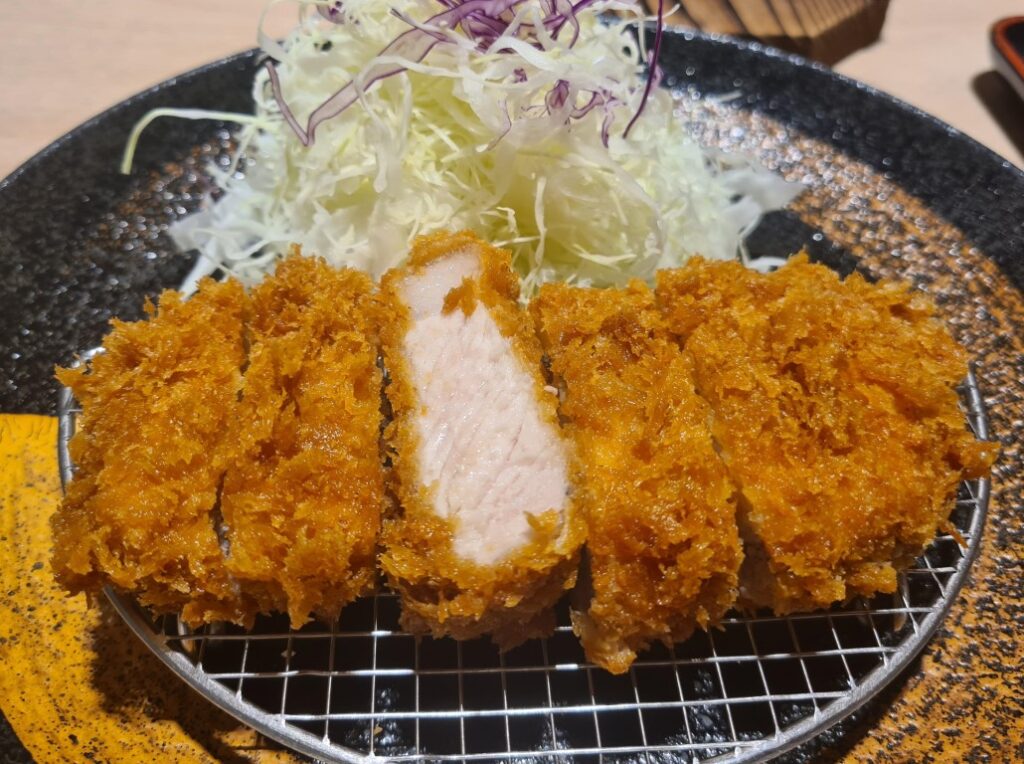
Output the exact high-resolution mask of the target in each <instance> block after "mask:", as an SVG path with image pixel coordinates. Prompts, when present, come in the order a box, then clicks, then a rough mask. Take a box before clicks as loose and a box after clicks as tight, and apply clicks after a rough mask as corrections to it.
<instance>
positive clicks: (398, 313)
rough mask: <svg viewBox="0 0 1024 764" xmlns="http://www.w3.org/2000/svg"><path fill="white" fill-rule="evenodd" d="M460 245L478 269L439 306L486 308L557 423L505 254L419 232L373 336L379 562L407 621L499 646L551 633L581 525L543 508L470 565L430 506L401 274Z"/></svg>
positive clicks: (572, 570)
mask: <svg viewBox="0 0 1024 764" xmlns="http://www.w3.org/2000/svg"><path fill="white" fill-rule="evenodd" d="M467 248H471V249H473V250H475V251H476V252H478V253H479V256H480V260H481V265H482V270H481V276H480V277H479V278H478V279H475V280H472V281H468V280H467V281H464V282H463V284H462V286H460V287H457V288H456V289H453V290H452V292H450V293H449V295H448V298H447V299H446V301H445V309H446V310H465V311H467V312H468V311H472V310H480V309H484V310H488V311H490V313H491V315H492V316H493V317H494V319H495V322H496V323H497V324H498V326H499V328H500V330H501V332H502V334H503V335H504V336H506V337H508V338H509V339H510V341H511V343H512V346H513V348H514V350H515V352H516V354H517V355H518V356H519V358H520V359H521V361H522V363H523V366H524V368H525V369H527V370H528V371H529V373H530V374H531V375H532V376H533V377H534V379H535V381H536V388H537V399H538V401H539V404H540V410H541V412H542V415H543V416H544V417H546V418H547V420H548V421H549V422H550V424H551V426H552V427H553V428H557V427H558V425H557V416H556V411H555V402H554V399H553V396H552V395H550V394H549V393H547V392H545V390H544V385H545V382H544V379H543V376H542V373H541V350H540V346H539V344H538V342H537V339H536V337H535V335H534V333H533V327H532V324H531V322H530V319H529V316H528V315H526V313H525V312H524V311H523V310H522V309H521V308H520V307H519V305H518V303H517V302H516V299H517V297H518V292H519V286H518V281H517V280H516V277H515V274H514V273H513V272H512V270H511V266H510V264H509V254H508V253H507V252H505V251H503V250H499V249H495V248H493V247H491V246H489V245H487V244H485V243H484V242H482V241H480V240H479V239H477V238H476V237H475V236H473V235H472V234H471V233H468V232H462V233H458V234H444V233H442V234H436V235H433V236H429V237H423V238H421V239H419V240H418V241H417V242H416V243H415V245H414V246H413V249H412V252H411V254H410V258H409V261H408V264H407V265H405V266H403V267H402V268H397V269H393V270H391V271H389V272H388V273H387V274H385V276H384V278H383V280H382V283H381V291H382V296H383V299H384V303H385V316H386V318H385V321H384V323H383V326H382V330H381V345H382V349H383V356H384V363H385V367H386V369H387V371H388V376H389V383H388V385H387V387H386V390H385V392H386V395H387V399H388V401H389V403H390V406H391V410H392V414H393V419H392V422H391V424H389V425H388V427H387V429H386V432H385V441H386V443H387V453H388V455H389V457H390V460H391V464H392V468H391V470H390V475H389V481H390V488H391V491H392V493H393V495H394V497H395V499H396V500H397V505H396V506H395V507H394V509H393V511H392V512H391V513H390V515H389V516H388V517H387V518H386V519H385V522H384V529H383V533H382V541H383V547H384V551H383V553H382V554H381V566H382V567H383V569H384V571H385V573H386V574H387V576H388V579H389V581H390V583H391V585H392V587H394V588H395V590H396V591H397V592H398V593H399V594H400V595H401V598H402V625H403V627H404V628H406V629H407V630H409V631H412V632H415V633H426V632H429V633H432V634H434V635H435V636H441V635H447V636H452V637H455V638H456V639H470V638H474V637H478V636H481V635H484V634H490V635H491V637H492V639H494V641H495V642H497V643H498V644H499V645H500V646H502V647H504V648H508V647H511V646H514V645H516V644H518V643H520V642H522V641H523V640H525V639H527V638H530V637H533V636H541V635H544V634H546V633H549V632H550V630H551V628H552V627H553V625H554V623H553V619H552V617H551V613H550V609H551V606H552V605H553V604H554V603H555V602H556V601H557V600H558V599H559V597H560V596H561V595H562V593H563V592H564V591H565V590H566V589H569V588H571V587H572V586H573V584H574V583H575V579H576V569H577V566H578V562H579V554H578V550H579V546H580V543H581V541H582V527H581V524H580V523H579V521H578V520H577V518H576V515H575V512H574V511H573V509H572V506H571V505H570V506H569V507H568V508H567V519H566V522H564V523H562V522H560V521H559V519H558V517H557V516H556V513H555V512H553V511H552V512H549V513H546V514H545V515H543V516H541V517H539V518H537V519H536V521H535V530H536V534H535V536H536V537H535V539H534V540H533V541H531V542H530V543H528V544H527V545H526V546H524V547H523V548H521V549H520V550H519V551H518V552H517V553H516V554H515V555H513V556H512V557H510V558H508V559H506V560H503V561H502V562H501V563H500V564H498V565H495V566H482V565H478V564H475V563H472V562H469V561H467V560H464V559H461V558H459V557H457V556H456V555H455V554H454V553H453V551H452V541H451V539H452V537H453V533H454V529H453V527H452V523H451V521H450V520H448V519H446V518H441V517H439V516H437V515H436V514H435V513H434V511H433V507H432V502H431V498H430V494H429V491H428V488H427V487H425V486H423V485H422V483H421V482H420V480H419V477H418V469H417V465H416V459H415V454H416V449H417V447H418V438H417V431H416V427H415V417H416V415H417V411H418V409H419V404H418V403H417V399H416V392H415V387H414V385H413V381H412V380H411V379H410V373H409V368H408V364H407V361H406V359H405V358H404V355H403V352H402V341H403V338H404V336H405V333H406V331H407V329H408V326H409V312H408V308H407V307H406V306H405V304H404V302H403V300H402V298H401V293H400V283H401V280H402V278H403V277H404V276H406V275H407V274H409V273H412V272H415V271H416V270H417V269H419V268H421V267H423V266H424V265H426V264H428V263H430V262H432V261H434V260H436V259H439V258H442V257H445V256H446V255H449V254H452V253H455V252H459V251H464V250H466V249H467Z"/></svg>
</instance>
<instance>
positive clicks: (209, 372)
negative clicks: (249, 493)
mask: <svg viewBox="0 0 1024 764" xmlns="http://www.w3.org/2000/svg"><path fill="white" fill-rule="evenodd" d="M248 310H249V301H248V298H247V297H246V295H245V292H244V291H243V289H242V287H241V286H240V285H239V284H238V283H237V282H233V281H232V282H227V283H224V284H218V283H215V282H213V281H211V280H208V279H207V280H204V281H203V282H202V283H201V284H200V287H199V292H198V294H196V295H195V296H194V297H193V298H192V299H190V300H188V301H187V302H184V301H182V299H181V296H180V295H179V294H178V293H176V292H165V293H164V294H163V295H162V296H161V298H160V308H159V311H158V310H157V309H156V308H154V307H153V305H152V304H148V305H147V306H146V311H147V313H148V314H149V320H148V321H139V322H136V323H126V322H123V321H117V320H115V321H113V322H112V325H113V331H112V332H111V333H110V334H109V335H108V336H107V338H106V340H105V341H104V348H105V350H106V352H105V353H104V354H102V355H100V356H97V357H96V358H94V359H93V360H92V362H91V363H90V364H88V366H82V367H79V368H77V369H58V370H57V377H58V379H59V380H60V381H61V382H62V383H63V384H65V385H67V386H68V387H70V388H71V389H72V390H73V391H74V394H75V396H76V398H77V399H78V401H79V403H80V404H81V406H82V415H81V417H80V419H79V430H78V433H77V434H76V435H75V437H74V438H73V440H72V442H71V456H72V458H73V460H74V462H75V464H76V465H77V468H78V471H77V473H76V475H75V478H74V480H73V481H72V482H71V485H70V487H69V489H68V493H67V496H66V497H65V499H64V501H63V503H62V505H61V508H60V510H59V511H58V512H57V513H56V515H55V516H54V518H53V521H52V527H53V533H54V554H53V567H54V571H55V573H56V575H57V579H58V580H59V581H60V582H61V584H63V585H64V586H65V587H67V588H68V589H69V590H71V591H73V592H79V591H87V592H91V593H94V592H97V591H98V590H99V589H100V588H101V587H102V586H104V585H106V584H112V585H114V586H116V587H117V588H119V589H122V590H127V591H132V592H134V593H135V594H136V595H137V596H138V598H139V600H140V601H141V602H142V603H143V604H146V605H150V606H152V607H154V608H155V609H157V610H160V611H177V610H180V609H184V614H185V617H186V619H188V620H190V621H193V622H200V621H206V620H219V619H225V620H229V621H234V622H237V623H248V622H250V621H251V619H252V617H253V615H254V610H253V607H252V603H251V602H249V601H248V600H246V599H245V598H244V597H242V596H240V594H239V592H238V588H237V586H236V585H235V584H234V582H233V581H232V580H231V578H230V576H229V575H228V573H227V570H226V568H225V565H224V558H223V555H222V552H221V549H220V545H219V542H218V539H217V534H216V532H215V530H214V521H213V517H212V513H213V510H214V506H215V503H216V500H217V489H218V484H219V481H220V479H221V476H222V475H223V474H224V469H225V463H224V459H223V458H222V455H223V451H222V450H221V448H220V445H221V443H222V440H223V438H224V434H225V433H226V432H227V431H228V429H229V425H230V423H231V422H232V420H233V419H234V417H235V414H236V409H237V396H238V393H239V390H240V388H241V382H242V375H241V371H240V369H241V366H242V364H243V362H244V360H245V347H244V344H243V337H242V327H243V325H244V322H245V317H246V314H247V312H248Z"/></svg>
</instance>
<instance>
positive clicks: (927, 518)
mask: <svg viewBox="0 0 1024 764" xmlns="http://www.w3.org/2000/svg"><path fill="white" fill-rule="evenodd" d="M657 297H658V302H659V304H660V306H661V307H662V309H663V311H664V314H665V316H666V317H667V320H668V323H669V325H670V327H671V329H672V330H673V331H674V332H676V333H677V335H678V337H679V338H680V340H681V341H682V342H683V343H684V344H685V348H686V350H687V351H689V352H690V353H691V354H692V356H693V358H694V360H695V375H696V381H697V389H698V392H699V393H700V394H701V395H702V396H703V397H704V398H705V399H706V400H707V401H708V402H709V403H710V405H711V409H712V411H713V419H712V430H713V432H714V435H715V437H716V439H717V441H718V442H719V444H720V445H721V447H722V451H723V456H724V458H725V460H726V463H727V464H728V466H729V470H730V474H731V475H732V477H733V479H734V481H735V482H736V484H737V485H738V487H739V489H740V491H741V499H740V525H741V531H742V533H743V535H744V538H745V540H746V541H747V550H746V551H747V559H746V562H745V564H744V570H743V572H742V574H741V587H742V588H741V596H742V601H743V603H744V604H746V605H748V606H762V605H767V606H770V607H772V608H773V609H774V610H775V611H776V612H777V613H789V612H793V611H798V610H811V609H815V608H821V607H827V606H829V605H830V604H832V603H834V602H838V601H842V600H845V599H847V598H848V597H851V596H854V595H870V594H873V593H875V592H892V591H894V590H895V588H896V583H897V582H896V578H897V571H898V570H899V569H900V568H903V567H906V566H907V565H909V564H910V563H911V562H912V561H913V560H914V558H915V557H916V556H917V555H918V554H920V552H921V550H922V549H923V547H924V546H925V545H926V544H928V542H929V541H931V539H932V538H933V537H934V535H935V531H936V529H937V528H939V527H942V526H943V524H944V523H945V522H946V521H947V518H948V515H949V512H950V510H951V507H952V501H953V498H954V495H955V493H956V490H957V486H958V484H959V482H960V481H961V480H962V479H963V478H965V477H976V476H980V475H983V474H985V473H987V471H988V469H989V466H990V465H991V463H992V461H993V459H994V456H995V449H994V447H993V446H992V444H988V443H979V442H977V441H975V439H974V438H973V437H972V436H971V435H970V434H969V433H968V432H967V431H966V429H965V421H964V415H963V413H962V412H961V410H960V408H959V407H958V398H957V393H956V390H955V388H956V385H957V384H958V383H960V382H961V381H962V380H963V379H964V376H965V375H966V372H967V364H966V361H965V357H964V353H963V351H962V350H961V349H960V348H959V347H958V346H957V344H956V343H955V342H954V341H953V340H952V338H951V337H950V336H949V334H948V332H947V331H946V329H945V328H944V327H943V326H942V324H941V323H940V322H939V321H938V320H937V319H936V317H935V309H934V306H933V305H932V303H931V301H930V300H929V299H928V298H927V297H925V296H924V295H922V294H918V293H914V292H909V291H908V290H907V289H906V288H905V287H903V286H898V285H895V284H890V283H881V284H878V285H872V284H869V283H867V282H866V281H865V280H864V279H863V278H861V277H860V276H859V275H856V274H855V275H853V276H850V277H849V278H847V279H846V280H845V281H841V280H840V279H839V277H838V276H837V275H836V274H835V273H833V272H832V271H830V270H829V269H827V268H825V267H823V266H819V265H811V264H809V263H808V262H807V259H806V257H805V256H797V257H794V258H793V259H792V260H790V262H789V263H788V264H787V265H786V266H784V267H783V268H781V269H779V270H778V271H777V272H775V273H772V274H769V275H762V274H759V273H756V272H754V271H751V270H748V269H747V268H744V267H743V266H742V265H741V264H739V263H735V262H728V263H722V262H718V263H711V262H705V261H703V260H701V259H699V258H698V259H694V260H692V261H691V262H690V263H688V264H687V265H686V266H685V267H684V268H681V269H678V270H673V271H662V272H660V273H659V274H658V287H657Z"/></svg>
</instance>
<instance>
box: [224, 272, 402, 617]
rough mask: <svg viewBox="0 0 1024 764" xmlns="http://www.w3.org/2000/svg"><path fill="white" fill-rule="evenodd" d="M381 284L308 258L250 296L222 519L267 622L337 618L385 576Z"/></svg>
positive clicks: (231, 553) (237, 565) (237, 568)
mask: <svg viewBox="0 0 1024 764" xmlns="http://www.w3.org/2000/svg"><path fill="white" fill-rule="evenodd" d="M378 322H379V309H378V302H377V297H376V295H375V294H374V287H373V282H372V281H371V280H370V278H369V277H368V276H367V275H365V274H364V273H362V272H360V271H354V270H350V269H341V270H339V269H335V268H331V267H330V266H328V265H327V264H326V263H325V262H324V261H322V260H320V259H315V258H307V257H302V256H301V255H299V254H298V253H297V252H293V254H292V255H291V256H290V257H289V258H287V259H286V260H284V261H283V262H281V263H280V264H279V265H278V267H277V270H276V272H275V273H274V275H273V276H271V277H269V278H267V279H266V280H265V281H264V282H263V283H262V284H260V285H259V286H258V287H256V288H255V289H254V290H253V292H252V319H251V322H250V323H249V326H248V338H249V362H248V366H247V367H246V370H245V379H244V382H243V386H242V392H241V402H240V404H239V409H238V414H237V419H236V420H235V421H234V422H233V426H232V428H231V437H230V439H229V443H230V445H231V447H232V448H234V449H235V450H236V453H235V454H234V455H233V458H232V465H231V467H230V468H229V469H228V472H227V474H226V476H225V480H224V488H223V494H222V497H221V512H222V515H223V519H224V526H225V532H226V537H227V541H228V560H227V561H228V570H229V571H230V573H231V574H232V575H233V576H234V577H235V578H236V579H237V580H238V582H239V583H240V584H241V586H242V588H243V591H245V592H246V593H247V594H251V595H252V596H253V597H254V599H255V600H256V602H257V603H258V605H259V609H260V611H261V612H269V611H273V610H276V611H281V612H287V613H288V615H289V616H290V618H291V622H292V625H293V626H295V627H298V626H300V625H302V624H303V623H305V622H306V621H307V620H308V619H309V617H310V614H311V613H315V614H317V615H320V616H323V617H325V618H327V619H333V618H335V617H337V615H338V613H339V611H340V610H341V608H342V606H344V605H346V604H347V603H349V602H351V601H352V600H354V599H355V598H356V597H358V596H359V595H361V594H364V593H366V592H367V591H368V590H370V589H371V588H372V586H373V584H374V581H375V579H376V543H377V533H378V531H379V529H380V517H381V510H382V507H383V497H384V471H383V467H382V466H381V462H380V455H379V447H378V441H379V436H380V428H381V412H380V403H381V401H380V387H381V372H380V369H379V368H378V366H377V328H376V327H377V323H378Z"/></svg>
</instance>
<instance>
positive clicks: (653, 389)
mask: <svg viewBox="0 0 1024 764" xmlns="http://www.w3.org/2000/svg"><path fill="white" fill-rule="evenodd" d="M530 307H531V312H532V313H533V316H534V318H535V320H536V323H537V326H538V329H539V331H540V337H541V341H542V344H543V346H544V349H545V351H546V353H547V355H548V357H549V358H550V361H551V370H552V372H553V374H554V376H555V379H556V380H558V382H559V383H560V385H561V386H562V388H563V397H562V403H561V405H560V412H561V414H562V417H563V419H564V421H565V425H564V426H565V428H566V429H567V431H568V432H569V433H570V435H571V436H572V438H573V440H574V441H575V443H576V455H577V458H576V463H575V465H574V476H575V480H574V482H575V484H576V485H577V490H578V491H579V496H580V498H579V501H580V502H581V505H582V512H583V515H584V517H585V519H586V525H587V557H588V560H589V571H590V580H591V583H592V588H593V593H592V596H591V599H590V601H589V603H587V604H586V605H585V606H584V607H585V611H583V610H581V611H578V612H574V614H573V622H574V626H575V628H576V631H577V634H578V635H579V636H580V638H581V640H582V642H583V646H584V649H585V650H586V653H587V657H588V658H589V659H590V660H592V661H594V662H595V663H597V664H598V665H600V666H603V667H604V668H606V669H607V670H608V671H611V672H612V673H615V674H619V673H622V672H624V671H626V670H627V669H628V668H629V666H630V664H632V662H633V660H634V659H635V658H636V653H637V651H639V650H642V649H644V648H645V647H647V646H648V645H649V644H650V643H651V642H653V641H656V640H660V641H662V642H665V643H671V642H673V641H678V640H683V639H686V638H687V637H688V636H689V635H690V634H691V633H692V631H693V629H694V627H695V626H700V627H701V628H707V627H708V626H709V625H712V624H714V623H715V622H716V621H717V620H718V619H720V618H721V617H722V616H723V615H724V614H725V612H726V611H727V610H728V609H729V607H730V606H731V605H732V603H733V601H734V600H735V598H736V587H737V580H738V573H739V568H740V561H741V558H742V554H741V550H740V541H739V535H738V531H737V528H736V520H735V516H736V508H735V503H734V487H733V485H732V483H731V482H730V480H729V478H728V476H727V474H726V470H725V466H724V465H723V464H722V461H721V459H719V457H718V455H717V454H716V453H715V449H714V445H713V443H712V440H711V433H710V431H709V429H708V425H707V417H708V408H707V405H706V404H705V403H704V402H703V401H702V400H701V399H700V398H699V397H698V396H697V394H696V392H695V391H694V384H693V376H692V371H691V368H690V359H689V358H688V357H687V356H686V354H685V353H683V352H682V351H681V350H680V349H679V347H678V346H677V345H676V343H675V342H674V341H673V340H672V339H671V337H670V336H669V334H668V332H667V330H666V328H665V326H664V323H663V321H662V318H661V315H660V313H659V312H658V310H657V308H656V307H655V304H654V295H653V294H652V292H651V290H650V289H648V288H647V287H646V286H645V285H644V284H642V283H640V282H633V283H631V284H630V285H629V287H628V288H627V289H622V290H619V289H579V288H575V287H571V286H566V285H563V284H547V285H545V286H543V287H542V288H541V290H540V293H539V294H538V296H537V297H536V298H535V299H534V301H533V303H532V304H531V306H530Z"/></svg>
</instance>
